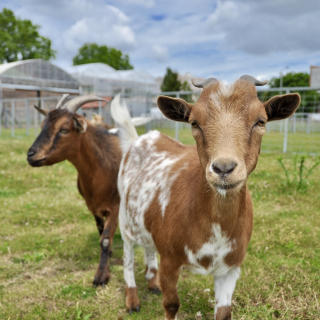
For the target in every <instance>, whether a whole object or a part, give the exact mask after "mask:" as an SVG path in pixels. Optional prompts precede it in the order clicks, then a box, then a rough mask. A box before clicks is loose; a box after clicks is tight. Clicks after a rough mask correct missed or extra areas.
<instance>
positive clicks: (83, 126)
mask: <svg viewBox="0 0 320 320" xmlns="http://www.w3.org/2000/svg"><path fill="white" fill-rule="evenodd" d="M73 125H74V127H75V128H76V129H77V130H78V131H79V132H80V133H84V132H86V131H87V127H88V124H87V122H86V121H85V120H84V119H78V118H76V117H73Z"/></svg>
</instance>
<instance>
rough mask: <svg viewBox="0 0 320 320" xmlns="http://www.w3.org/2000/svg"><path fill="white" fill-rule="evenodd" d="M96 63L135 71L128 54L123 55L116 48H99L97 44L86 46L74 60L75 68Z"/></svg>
mask: <svg viewBox="0 0 320 320" xmlns="http://www.w3.org/2000/svg"><path fill="white" fill-rule="evenodd" d="M94 62H102V63H106V64H108V65H109V66H111V67H113V68H114V69H116V70H130V69H133V66H132V65H131V64H130V61H129V56H128V55H127V54H123V53H122V52H121V51H120V50H117V49H115V48H108V47H107V46H98V45H97V44H96V43H86V44H84V45H83V46H82V47H81V48H80V49H79V53H78V54H77V55H76V56H75V57H74V58H73V65H74V66H77V65H79V64H86V63H94Z"/></svg>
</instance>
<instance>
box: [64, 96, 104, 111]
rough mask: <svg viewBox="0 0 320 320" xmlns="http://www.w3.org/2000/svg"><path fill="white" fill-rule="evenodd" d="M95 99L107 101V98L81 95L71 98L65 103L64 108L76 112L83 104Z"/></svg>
mask: <svg viewBox="0 0 320 320" xmlns="http://www.w3.org/2000/svg"><path fill="white" fill-rule="evenodd" d="M93 101H106V102H107V100H105V99H102V98H100V97H96V96H88V95H87V96H79V97H75V98H73V99H71V100H69V101H68V102H67V103H66V104H64V105H63V107H62V109H67V110H69V111H70V112H73V113H74V112H76V111H77V110H78V109H79V108H80V107H81V106H82V105H84V104H85V103H88V102H93Z"/></svg>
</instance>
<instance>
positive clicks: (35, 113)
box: [33, 100, 39, 136]
mask: <svg viewBox="0 0 320 320" xmlns="http://www.w3.org/2000/svg"><path fill="white" fill-rule="evenodd" d="M37 103H38V105H39V100H37ZM34 110H35V109H33V126H34V135H35V136H37V134H38V112H35V111H34Z"/></svg>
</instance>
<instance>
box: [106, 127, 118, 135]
mask: <svg viewBox="0 0 320 320" xmlns="http://www.w3.org/2000/svg"><path fill="white" fill-rule="evenodd" d="M119 130H120V129H119V128H112V129H109V130H108V131H109V132H110V133H113V134H116V133H118V132H119Z"/></svg>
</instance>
